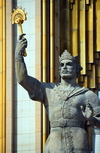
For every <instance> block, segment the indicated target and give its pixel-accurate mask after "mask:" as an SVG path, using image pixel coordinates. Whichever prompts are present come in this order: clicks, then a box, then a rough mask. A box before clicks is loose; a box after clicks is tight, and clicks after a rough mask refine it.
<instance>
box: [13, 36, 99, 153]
mask: <svg viewBox="0 0 100 153" xmlns="http://www.w3.org/2000/svg"><path fill="white" fill-rule="evenodd" d="M24 35H25V34H21V35H20V36H19V40H18V43H17V46H16V51H15V66H16V75H17V80H18V83H19V84H20V85H21V86H22V87H24V88H25V89H26V90H27V91H28V94H29V97H30V98H31V99H32V100H35V101H40V102H41V103H43V104H44V106H45V109H46V111H47V114H48V116H49V120H50V127H51V129H50V135H49V137H48V139H47V141H46V145H45V148H44V153H65V152H66V153H90V152H91V151H90V147H89V142H88V136H87V131H86V127H87V124H88V125H90V126H97V127H99V128H100V121H99V119H98V117H99V116H100V101H99V99H98V97H97V96H96V94H95V93H93V92H92V91H90V90H89V89H87V88H85V87H80V86H79V84H77V83H76V78H77V77H78V76H79V72H80V70H82V67H81V66H80V65H79V64H78V56H75V57H72V56H71V55H70V53H68V52H67V51H66V50H65V51H64V52H63V54H62V55H61V57H59V62H60V67H59V71H60V76H61V83H58V84H57V83H44V82H39V81H38V80H37V79H36V78H33V77H30V76H29V75H28V74H27V69H26V65H25V62H24V58H23V51H24V49H25V48H26V47H27V40H26V39H25V38H23V36H24Z"/></svg>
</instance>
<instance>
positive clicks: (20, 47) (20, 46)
mask: <svg viewBox="0 0 100 153" xmlns="http://www.w3.org/2000/svg"><path fill="white" fill-rule="evenodd" d="M24 35H25V34H21V35H20V36H19V39H18V41H17V45H16V49H15V57H16V58H21V57H22V56H23V53H24V50H25V48H26V47H27V40H26V38H24V37H23V36H24Z"/></svg>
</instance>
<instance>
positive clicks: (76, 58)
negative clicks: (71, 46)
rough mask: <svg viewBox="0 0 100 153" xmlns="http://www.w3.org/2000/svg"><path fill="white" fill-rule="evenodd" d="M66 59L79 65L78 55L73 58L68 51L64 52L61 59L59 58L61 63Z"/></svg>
mask: <svg viewBox="0 0 100 153" xmlns="http://www.w3.org/2000/svg"><path fill="white" fill-rule="evenodd" d="M65 59H69V60H72V61H73V62H75V63H78V55H77V56H74V57H73V56H71V54H70V53H69V52H68V51H67V50H64V52H63V53H62V54H61V57H60V56H59V62H61V61H62V60H65Z"/></svg>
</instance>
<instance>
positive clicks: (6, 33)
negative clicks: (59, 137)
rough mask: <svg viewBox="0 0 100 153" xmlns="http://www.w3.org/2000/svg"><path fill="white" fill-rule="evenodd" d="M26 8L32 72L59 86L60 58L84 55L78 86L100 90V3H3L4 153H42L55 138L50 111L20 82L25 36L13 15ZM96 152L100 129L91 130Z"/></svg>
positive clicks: (0, 105)
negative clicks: (19, 52) (19, 53)
mask: <svg viewBox="0 0 100 153" xmlns="http://www.w3.org/2000/svg"><path fill="white" fill-rule="evenodd" d="M16 7H22V9H24V8H25V12H27V13H28V14H27V20H26V21H25V22H24V23H23V24H22V27H23V32H24V33H26V36H25V37H26V38H27V40H28V47H27V49H26V51H27V57H25V58H24V59H25V62H26V65H27V69H28V73H29V75H31V76H34V77H36V78H37V79H39V80H40V81H43V82H59V81H60V77H59V71H58V69H59V60H58V56H59V55H60V54H61V53H62V52H63V51H64V50H65V49H67V50H68V51H69V52H70V53H71V54H72V55H73V56H75V55H77V54H79V57H80V64H81V66H82V67H83V70H82V72H81V76H80V78H79V79H78V80H77V82H78V83H79V84H80V85H81V86H85V87H87V88H89V89H90V90H92V91H93V92H95V93H96V94H97V95H98V96H99V91H100V43H99V40H100V0H14V1H13V0H1V1H0V93H1V94H0V153H42V152H43V147H44V145H45V141H46V138H47V136H48V134H49V122H48V118H47V116H46V113H45V110H44V107H43V106H42V104H40V103H39V102H35V101H31V100H30V99H29V96H28V94H27V92H26V91H25V90H24V89H23V88H22V87H21V86H20V85H19V84H18V83H17V81H16V75H15V64H14V54H15V46H16V42H17V39H18V36H19V31H18V25H17V24H12V22H11V20H10V19H11V15H12V12H14V10H13V9H16ZM88 135H89V141H90V146H91V152H92V153H99V151H100V145H99V144H100V130H99V129H97V128H93V129H92V128H90V127H88Z"/></svg>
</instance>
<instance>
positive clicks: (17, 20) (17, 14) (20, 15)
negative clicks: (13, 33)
mask: <svg viewBox="0 0 100 153" xmlns="http://www.w3.org/2000/svg"><path fill="white" fill-rule="evenodd" d="M26 15H27V13H25V10H24V9H22V7H20V8H18V7H16V9H13V13H12V16H11V20H12V24H18V29H19V33H20V34H22V33H23V29H22V24H23V22H24V20H27V17H26ZM23 56H27V53H26V50H24V53H23Z"/></svg>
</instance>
